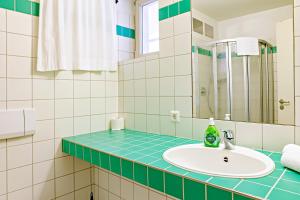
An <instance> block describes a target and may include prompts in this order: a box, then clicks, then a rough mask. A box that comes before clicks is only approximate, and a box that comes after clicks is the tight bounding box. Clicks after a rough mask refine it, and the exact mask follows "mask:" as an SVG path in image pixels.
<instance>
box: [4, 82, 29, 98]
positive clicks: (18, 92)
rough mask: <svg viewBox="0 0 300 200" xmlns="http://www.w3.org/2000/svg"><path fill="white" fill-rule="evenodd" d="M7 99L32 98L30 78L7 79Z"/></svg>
mask: <svg viewBox="0 0 300 200" xmlns="http://www.w3.org/2000/svg"><path fill="white" fill-rule="evenodd" d="M7 99H8V100H30V99H32V81H31V80H30V79H7Z"/></svg>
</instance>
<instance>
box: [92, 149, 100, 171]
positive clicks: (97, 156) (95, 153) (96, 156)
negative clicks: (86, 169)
mask: <svg viewBox="0 0 300 200" xmlns="http://www.w3.org/2000/svg"><path fill="white" fill-rule="evenodd" d="M91 152H92V164H93V165H96V166H98V167H100V153H99V151H96V150H93V149H92V151H91Z"/></svg>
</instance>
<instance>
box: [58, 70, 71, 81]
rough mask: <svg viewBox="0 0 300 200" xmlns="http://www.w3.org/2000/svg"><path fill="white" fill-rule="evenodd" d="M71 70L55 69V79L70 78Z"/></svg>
mask: <svg viewBox="0 0 300 200" xmlns="http://www.w3.org/2000/svg"><path fill="white" fill-rule="evenodd" d="M73 77H74V76H73V71H55V79H56V80H72V79H73Z"/></svg>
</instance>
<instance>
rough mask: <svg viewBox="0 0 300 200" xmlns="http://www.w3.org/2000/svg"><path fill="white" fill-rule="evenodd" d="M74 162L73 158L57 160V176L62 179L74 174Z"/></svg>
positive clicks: (66, 157)
mask: <svg viewBox="0 0 300 200" xmlns="http://www.w3.org/2000/svg"><path fill="white" fill-rule="evenodd" d="M73 171H74V161H73V157H71V156H65V157H62V158H58V159H55V176H56V177H61V176H65V175H68V174H71V173H73Z"/></svg>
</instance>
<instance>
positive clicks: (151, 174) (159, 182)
mask: <svg viewBox="0 0 300 200" xmlns="http://www.w3.org/2000/svg"><path fill="white" fill-rule="evenodd" d="M148 179H149V187H152V188H153V189H156V190H158V191H161V192H164V173H163V172H162V171H160V170H157V169H154V168H150V167H149V168H148Z"/></svg>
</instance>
